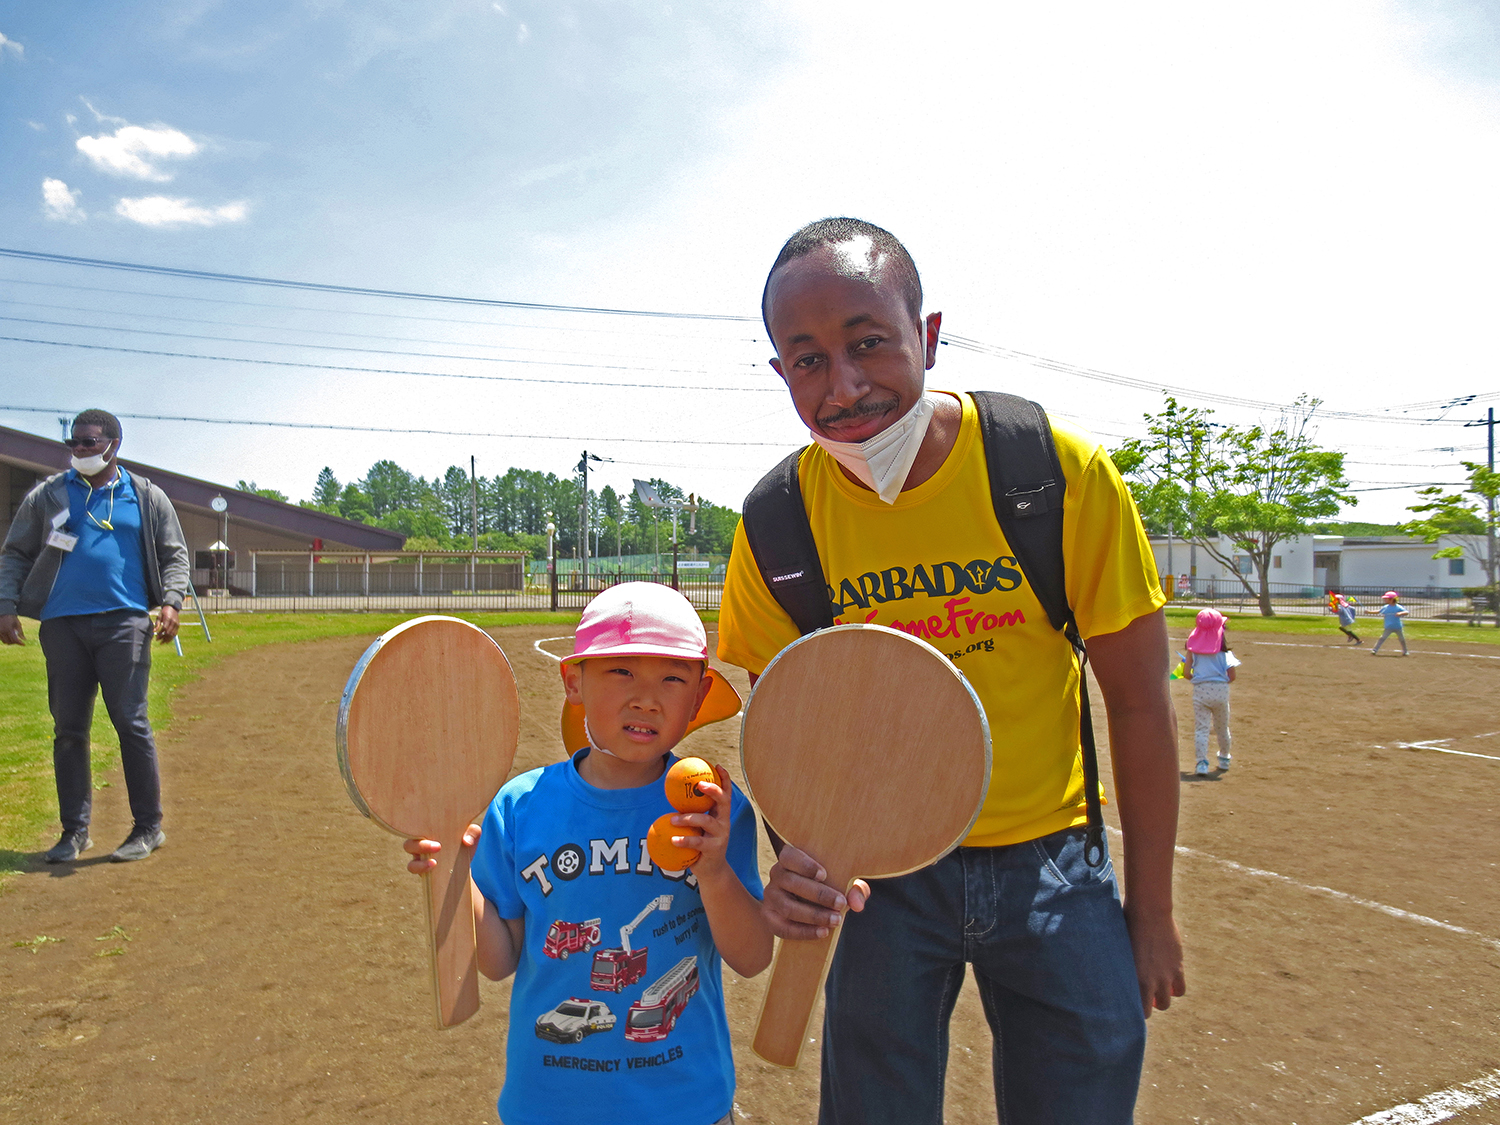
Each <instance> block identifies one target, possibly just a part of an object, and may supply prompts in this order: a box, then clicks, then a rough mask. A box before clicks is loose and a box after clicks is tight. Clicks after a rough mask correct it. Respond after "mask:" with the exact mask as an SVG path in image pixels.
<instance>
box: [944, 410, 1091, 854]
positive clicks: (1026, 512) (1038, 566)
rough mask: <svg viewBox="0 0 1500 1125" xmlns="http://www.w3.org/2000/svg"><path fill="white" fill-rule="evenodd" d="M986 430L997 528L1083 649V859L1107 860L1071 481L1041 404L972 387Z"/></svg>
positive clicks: (1055, 619)
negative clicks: (1071, 547)
mask: <svg viewBox="0 0 1500 1125" xmlns="http://www.w3.org/2000/svg"><path fill="white" fill-rule="evenodd" d="M970 397H972V398H973V399H974V406H975V408H976V409H977V410H978V411H979V428H980V432H981V433H982V434H983V435H984V457H985V463H986V465H987V467H988V469H989V477H990V500H991V502H992V503H993V504H994V505H995V518H996V519H998V520H999V521H1000V530H1001V531H1003V532H1005V540H1006V542H1007V543H1009V544H1010V549H1011V550H1012V551H1014V552H1015V556H1016V562H1018V563H1019V564H1020V566H1021V573H1022V574H1024V575H1025V576H1026V580H1027V581H1028V582H1030V583H1031V588H1032V590H1033V591H1034V592H1035V593H1036V596H1037V600H1038V601H1040V602H1041V603H1042V608H1043V609H1045V610H1046V611H1047V619H1048V621H1050V622H1051V623H1052V627H1053V628H1054V629H1060V630H1062V633H1063V635H1064V636H1066V637H1067V638H1068V642H1069V643H1070V644H1071V645H1072V646H1073V648H1074V650H1075V651H1076V652H1077V653H1078V679H1079V683H1078V706H1079V714H1078V738H1079V742H1080V743H1081V745H1082V758H1083V797H1084V802H1085V804H1086V805H1087V806H1088V831H1087V843H1086V845H1085V847H1084V859H1085V860H1086V861H1087V863H1088V865H1089V866H1090V867H1098V866H1100V865H1101V864H1102V863H1103V862H1104V814H1103V811H1102V810H1101V809H1100V807H1099V754H1098V750H1097V748H1096V747H1095V744H1094V721H1093V717H1092V716H1091V715H1090V714H1089V688H1088V683H1087V680H1086V677H1085V675H1084V670H1083V669H1084V665H1085V664H1087V663H1088V650H1087V649H1086V648H1085V647H1084V644H1083V638H1082V637H1081V636H1080V635H1079V633H1078V623H1077V622H1076V621H1074V620H1073V608H1072V606H1070V605H1068V592H1067V585H1066V583H1065V582H1064V578H1065V573H1066V572H1065V570H1064V563H1063V546H1062V533H1063V495H1064V493H1065V492H1066V491H1067V487H1068V482H1067V481H1066V480H1065V479H1064V478H1063V471H1062V462H1060V461H1059V460H1058V459H1057V446H1056V445H1055V443H1054V442H1053V440H1052V424H1051V423H1050V422H1048V421H1047V412H1046V411H1045V410H1043V409H1042V408H1041V406H1039V405H1038V404H1037V403H1035V402H1032V401H1030V400H1029V399H1024V398H1020V397H1018V396H1016V395H1008V394H1001V393H1000V392H998V391H971V392H970Z"/></svg>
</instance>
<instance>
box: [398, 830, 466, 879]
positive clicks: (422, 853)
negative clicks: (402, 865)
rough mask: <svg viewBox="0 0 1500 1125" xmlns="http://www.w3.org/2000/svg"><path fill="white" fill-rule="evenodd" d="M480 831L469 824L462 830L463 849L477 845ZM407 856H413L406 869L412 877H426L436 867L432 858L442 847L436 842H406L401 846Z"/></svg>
mask: <svg viewBox="0 0 1500 1125" xmlns="http://www.w3.org/2000/svg"><path fill="white" fill-rule="evenodd" d="M481 831H482V829H481V828H480V827H479V825H477V824H471V825H469V827H467V828H465V829H464V847H465V848H468V849H472V848H473V847H474V845H475V844H477V843H479V833H480V832H481ZM401 847H402V848H404V849H405V850H406V852H407V854H408V855H412V856H415V857H416V858H415V859H413V860H412V861H411V862H410V863H408V864H407V865H406V869H407V870H408V871H410V872H411V873H412V874H413V875H426V874H427V873H428V872H429V871H431V870H432V869H433V868H434V867H436V866H437V860H435V859H433V858H432V857H433V856H435V855H437V854H438V852H440V851H442V850H443V845H442V844H440V843H438V842H437V841H436V840H407V841H406V842H405V843H404V844H402V845H401Z"/></svg>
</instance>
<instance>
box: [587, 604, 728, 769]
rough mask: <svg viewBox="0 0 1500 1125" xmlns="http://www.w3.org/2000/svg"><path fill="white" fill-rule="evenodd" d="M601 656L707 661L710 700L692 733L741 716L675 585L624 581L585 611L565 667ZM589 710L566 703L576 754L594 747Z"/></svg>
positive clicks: (692, 725)
mask: <svg viewBox="0 0 1500 1125" xmlns="http://www.w3.org/2000/svg"><path fill="white" fill-rule="evenodd" d="M599 656H664V657H667V658H669V659H673V660H701V661H703V664H704V675H705V676H707V677H708V679H709V680H710V681H711V686H710V688H709V691H708V696H707V698H706V699H704V701H703V704H702V706H701V707H699V708H698V713H697V715H696V716H695V717H694V718H693V720H692V722H691V723H689V724H688V732H689V733H691V732H692V731H695V730H697V729H698V728H699V727H701V726H706V725H707V724H708V723H716V722H719V721H720V720H722V719H727V718H729V717H731V716H732V715H735V714H737V713H738V712H739V709H740V697H739V693H738V692H736V691H735V690H734V688H733V686H732V685H730V683H729V682H728V681H727V680H725V679H724V678H723V677H722V676H720V675H719V674H718V673H717V672H715V671H714V670H713V669H712V668H709V667H708V635H707V634H706V633H705V632H704V630H703V622H702V621H701V620H699V618H698V611H697V610H695V609H694V608H693V605H692V603H691V602H689V601H688V600H687V598H685V597H683V596H682V594H680V593H678V592H677V591H676V590H674V589H672V588H671V587H670V586H662V585H660V584H658V583H656V582H622V583H620V584H619V585H618V586H611V587H610V588H609V589H607V590H605V591H603V592H602V593H600V594H598V595H597V596H595V598H594V600H593V601H591V602H589V604H588V606H587V607H586V608H585V609H584V611H583V617H582V619H580V620H579V622H578V631H577V633H576V634H575V636H574V638H573V655H572V656H568V657H565V658H564V659H563V661H562V663H563V664H565V665H566V664H572V663H574V662H576V661H580V660H588V659H590V658H592V657H599ZM583 719H584V716H583V708H582V707H581V706H580V705H578V704H574V703H564V704H563V716H562V727H563V743H564V745H565V746H566V748H567V750H568V752H569V753H570V754H571V753H572V752H573V751H575V750H579V749H581V748H582V747H584V746H585V745H587V744H588V743H589V737H588V734H587V731H586V729H585V727H584V721H583Z"/></svg>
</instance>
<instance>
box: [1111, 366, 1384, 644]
mask: <svg viewBox="0 0 1500 1125" xmlns="http://www.w3.org/2000/svg"><path fill="white" fill-rule="evenodd" d="M1318 405H1319V400H1317V399H1312V398H1308V397H1307V396H1305V395H1304V396H1301V397H1299V398H1298V399H1297V401H1296V402H1295V403H1293V404H1292V406H1291V407H1290V408H1289V409H1288V410H1287V411H1286V412H1285V413H1284V414H1283V415H1282V416H1281V418H1280V419H1279V420H1278V421H1277V422H1276V424H1275V425H1273V426H1259V425H1257V426H1249V427H1237V426H1224V427H1222V428H1219V429H1218V433H1217V434H1213V433H1212V432H1211V431H1212V429H1213V428H1215V423H1213V422H1211V421H1210V416H1211V415H1212V413H1213V412H1212V411H1210V410H1200V409H1188V410H1184V409H1183V408H1181V407H1179V406H1178V405H1177V403H1176V402H1175V401H1173V400H1172V399H1170V398H1169V399H1167V408H1166V409H1165V410H1163V411H1162V413H1160V414H1147V415H1146V416H1145V421H1146V431H1147V436H1146V437H1145V438H1143V439H1138V440H1132V441H1130V442H1127V443H1126V444H1125V446H1124V447H1122V449H1121V450H1120V452H1119V454H1117V455H1116V456H1115V463H1116V465H1117V466H1118V467H1119V468H1120V471H1121V473H1122V474H1124V476H1125V478H1126V480H1127V481H1128V482H1129V483H1130V487H1131V493H1132V495H1134V496H1135V498H1136V504H1137V506H1138V507H1140V508H1141V511H1142V516H1143V518H1145V519H1147V520H1148V522H1149V524H1151V525H1155V526H1156V527H1158V528H1161V527H1171V528H1172V529H1173V530H1174V531H1175V533H1176V534H1179V535H1182V536H1183V537H1184V538H1185V539H1188V540H1189V541H1191V542H1193V543H1196V544H1197V545H1198V546H1200V547H1202V548H1203V549H1204V550H1205V551H1207V552H1208V554H1209V555H1210V556H1211V557H1212V558H1214V559H1217V560H1218V561H1219V562H1220V563H1221V564H1223V565H1224V567H1225V568H1226V569H1228V570H1229V571H1230V572H1231V573H1233V574H1236V575H1238V577H1239V580H1240V582H1241V583H1242V584H1243V585H1244V587H1245V589H1246V591H1248V592H1249V593H1251V594H1253V595H1254V596H1255V597H1256V599H1257V601H1258V602H1259V605H1260V612H1261V614H1262V615H1263V616H1265V617H1273V616H1275V611H1274V610H1273V609H1272V608H1271V587H1270V570H1271V558H1272V555H1273V554H1274V551H1275V547H1276V545H1277V544H1278V543H1281V542H1283V541H1285V540H1287V539H1290V538H1293V537H1295V536H1298V535H1306V534H1308V533H1309V532H1310V531H1311V529H1312V526H1313V524H1314V523H1315V522H1316V521H1318V520H1321V519H1328V518H1329V517H1331V516H1334V515H1337V514H1338V512H1339V510H1340V508H1341V507H1342V506H1343V505H1352V504H1354V503H1356V500H1355V498H1354V496H1353V495H1351V494H1350V493H1349V491H1348V489H1349V482H1348V480H1347V479H1346V478H1345V476H1344V455H1343V454H1342V453H1339V452H1337V451H1335V450H1330V449H1320V448H1319V447H1318V446H1317V445H1316V444H1315V443H1314V441H1313V438H1312V434H1311V432H1310V430H1311V426H1312V420H1313V416H1314V415H1315V413H1316V411H1317V408H1318ZM1222 539H1227V540H1228V541H1229V543H1230V545H1231V547H1232V549H1233V550H1234V551H1235V552H1237V553H1240V554H1243V555H1245V556H1248V557H1249V559H1250V561H1251V564H1252V566H1253V567H1254V570H1255V575H1256V578H1257V583H1256V585H1254V586H1252V585H1251V583H1250V581H1249V577H1248V576H1247V575H1244V574H1240V571H1239V567H1238V565H1237V563H1236V560H1235V559H1234V558H1233V557H1232V556H1231V554H1230V553H1229V552H1228V551H1226V550H1224V549H1223V546H1222V542H1221V540H1222Z"/></svg>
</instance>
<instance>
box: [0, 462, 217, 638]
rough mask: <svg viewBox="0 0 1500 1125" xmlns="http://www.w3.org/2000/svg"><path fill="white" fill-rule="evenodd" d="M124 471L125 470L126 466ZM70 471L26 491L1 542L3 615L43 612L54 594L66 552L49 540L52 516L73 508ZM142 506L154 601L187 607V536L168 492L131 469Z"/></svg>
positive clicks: (148, 588)
mask: <svg viewBox="0 0 1500 1125" xmlns="http://www.w3.org/2000/svg"><path fill="white" fill-rule="evenodd" d="M120 471H121V472H125V471H126V470H124V469H122V470H120ZM66 476H67V473H55V474H53V475H52V476H50V477H48V478H47V479H46V480H44V481H42V483H41V484H39V485H37V486H36V487H35V488H33V489H32V490H31V491H30V492H28V493H27V494H26V499H24V500H22V501H21V506H20V508H19V509H17V511H16V518H15V519H14V520H13V521H12V522H11V525H10V531H9V533H7V534H6V536H5V546H4V547H0V616H3V615H6V614H20V615H21V616H23V617H40V616H41V615H42V607H43V606H44V605H46V604H47V599H48V598H49V597H51V595H52V584H53V583H54V582H56V581H57V572H58V570H59V568H60V567H61V566H62V557H63V552H62V551H61V550H59V549H58V548H57V547H49V546H47V535H48V533H49V532H50V531H51V530H52V520H53V518H54V517H55V516H56V515H57V513H59V512H63V511H67V509H68V482H67V481H66V479H64V478H65V477H66ZM129 477H130V483H131V485H132V486H133V487H134V488H135V495H136V501H137V502H138V503H139V504H140V506H141V558H142V560H143V561H144V562H145V564H146V598H147V601H148V602H149V604H150V605H152V606H161V605H169V606H171V607H172V608H173V609H181V608H182V598H183V595H184V594H186V593H187V588H188V552H187V542H186V541H185V540H184V539H183V537H182V525H181V524H180V523H178V522H177V511H176V509H174V508H173V507H172V501H170V500H168V499H167V494H166V493H165V492H163V491H162V490H161V489H159V488H157V487H156V485H154V484H152V483H151V482H150V481H149V480H147V479H146V478H145V477H143V476H141V475H139V474H138V473H129Z"/></svg>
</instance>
